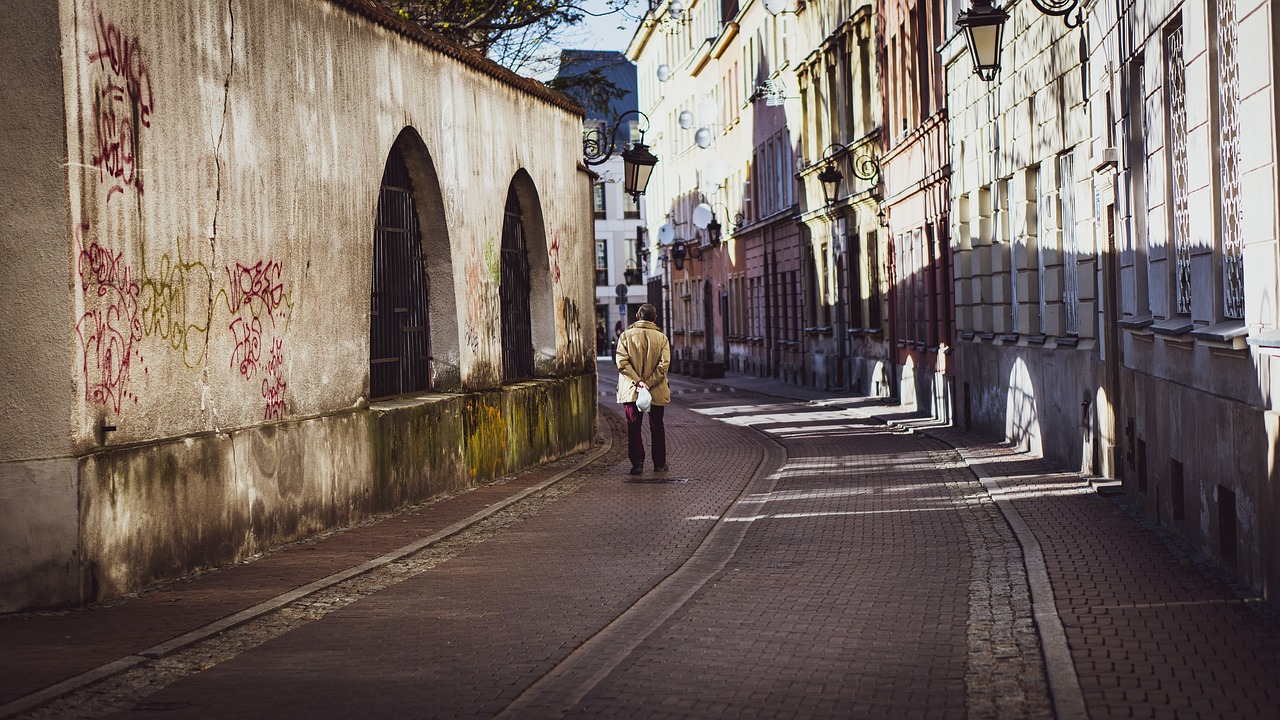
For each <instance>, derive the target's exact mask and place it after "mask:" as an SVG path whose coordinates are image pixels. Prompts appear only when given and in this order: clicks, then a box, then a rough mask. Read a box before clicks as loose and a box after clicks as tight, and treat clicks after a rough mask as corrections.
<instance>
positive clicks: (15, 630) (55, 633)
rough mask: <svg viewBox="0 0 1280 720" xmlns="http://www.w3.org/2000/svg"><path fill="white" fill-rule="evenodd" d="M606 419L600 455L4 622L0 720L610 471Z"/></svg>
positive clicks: (612, 450) (612, 454)
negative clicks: (108, 597) (545, 492)
mask: <svg viewBox="0 0 1280 720" xmlns="http://www.w3.org/2000/svg"><path fill="white" fill-rule="evenodd" d="M608 417H609V416H607V415H604V414H601V416H600V423H601V424H602V427H601V430H600V431H598V435H597V438H596V441H595V445H594V447H593V448H591V449H589V450H587V451H585V452H582V453H579V454H578V455H575V456H571V457H568V458H564V459H562V460H559V461H556V462H553V463H549V464H547V465H545V466H542V467H539V468H535V469H532V470H529V471H526V472H524V473H521V474H519V475H516V476H513V477H508V478H504V479H503V480H502V481H499V482H496V483H492V484H489V485H485V486H482V487H478V488H475V489H473V490H471V491H469V492H464V493H461V494H458V495H454V496H451V497H447V498H443V499H440V500H436V501H433V502H430V503H425V504H423V505H419V506H417V507H414V508H410V509H407V510H404V511H401V512H399V513H393V514H389V515H382V516H378V517H375V518H373V519H370V520H368V521H366V522H364V523H361V524H359V525H356V526H353V527H351V528H344V529H339V530H335V531H332V532H329V533H326V534H323V535H321V536H318V537H315V538H311V539H308V540H304V541H300V542H297V543H293V544H290V545H287V546H285V547H283V548H280V549H278V550H276V551H275V552H272V553H268V554H266V555H264V556H261V557H259V558H256V559H254V560H252V561H250V562H245V563H240V564H236V565H232V566H228V567H224V568H220V569H218V570H214V571H209V572H206V573H202V574H200V575H197V576H195V577H192V578H188V579H185V580H181V581H177V582H173V583H170V584H167V585H164V586H161V587H159V588H156V589H153V590H150V591H148V592H146V593H142V594H140V595H138V596H130V597H125V598H120V599H117V600H114V601H109V602H106V603H101V604H98V605H94V606H89V607H84V608H75V609H70V610H65V611H48V612H30V613H17V614H12V615H3V616H0V637H3V638H4V642H3V643H0V677H3V678H4V680H3V682H0V718H4V717H8V716H10V715H12V714H14V713H18V712H21V711H23V710H24V709H26V708H27V707H29V706H30V705H31V702H29V701H31V700H34V699H35V698H32V697H31V696H32V694H33V693H41V694H42V695H45V696H48V697H58V696H60V695H61V694H63V693H65V692H68V691H70V690H73V689H75V688H76V687H79V686H82V685H84V684H86V683H88V682H93V681H95V680H96V679H100V678H101V677H106V676H109V675H111V674H114V673H115V672H119V671H120V670H122V669H124V668H125V667H128V666H129V665H130V664H132V663H134V662H140V661H142V660H143V659H146V658H154V657H159V656H163V655H168V654H169V653H172V652H176V651H178V650H181V649H182V648H184V647H186V646H188V645H191V644H194V643H196V642H199V641H200V640H201V639H203V638H206V637H209V636H211V635H214V634H217V633H219V632H223V631H225V630H227V629H229V628H230V627H234V626H235V625H238V624H240V623H243V622H246V621H249V620H252V619H253V618H254V617H257V616H259V615H262V614H264V613H267V612H270V611H271V610H274V609H275V608H278V607H280V606H281V605H283V604H285V603H287V602H289V601H291V600H293V599H296V598H297V597H298V596H299V592H300V591H299V589H304V590H302V592H306V590H307V589H319V588H321V587H324V586H326V585H332V584H333V583H334V582H336V581H337V580H338V579H339V578H335V577H332V576H335V575H341V576H343V578H345V577H348V576H351V575H352V574H353V573H358V572H359V571H361V570H362V569H369V568H370V567H372V566H373V565H374V564H376V563H377V562H378V561H377V559H378V558H381V557H383V556H386V555H388V554H392V553H396V552H397V551H399V550H402V549H404V548H406V547H407V546H410V545H413V544H421V543H422V541H423V539H424V538H429V539H434V540H437V541H438V540H443V539H444V538H446V537H448V536H449V535H452V534H453V533H456V532H458V531H460V530H462V529H464V528H466V527H469V526H471V525H474V524H475V523H476V522H479V521H480V520H482V519H483V518H484V517H487V516H488V515H490V514H492V513H493V512H494V511H496V510H499V509H501V508H502V507H504V506H505V505H506V504H508V503H512V502H514V501H516V500H519V499H520V496H521V495H522V494H524V493H528V492H530V491H533V490H536V489H538V488H540V487H543V486H547V485H549V484H552V483H555V482H557V481H558V480H560V479H562V478H563V477H565V476H567V475H568V474H571V473H573V472H577V471H583V470H587V469H589V467H591V466H601V467H605V466H608V465H612V464H614V463H616V462H617V458H618V457H621V456H622V455H625V453H626V444H625V443H622V444H621V446H619V445H618V444H617V443H613V442H612V435H613V434H614V433H615V432H616V431H615V430H610V429H608V427H607V426H606V425H604V424H605V423H608V422H616V421H610V420H609V419H608ZM308 586H310V587H308ZM122 661H123V662H122ZM104 666H106V667H105V669H104ZM59 684H62V686H61V687H58V686H59ZM41 691H44V692H41ZM24 699H25V700H24Z"/></svg>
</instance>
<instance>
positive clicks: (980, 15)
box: [956, 0, 1009, 82]
mask: <svg viewBox="0 0 1280 720" xmlns="http://www.w3.org/2000/svg"><path fill="white" fill-rule="evenodd" d="M1008 19H1009V13H1007V12H1005V11H1004V10H1002V9H1000V8H998V7H993V6H992V5H991V0H973V5H972V6H970V7H969V9H968V10H961V11H960V16H959V17H957V18H956V27H957V28H959V29H960V30H962V31H964V39H965V41H966V42H967V43H968V45H969V57H970V58H972V59H973V71H974V72H975V73H977V74H978V77H980V78H982V79H983V80H986V81H987V82H991V81H992V80H995V79H996V73H998V72H1000V44H1001V41H1002V39H1003V35H1004V23H1005V21H1006V20H1008Z"/></svg>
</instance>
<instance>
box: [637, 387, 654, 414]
mask: <svg viewBox="0 0 1280 720" xmlns="http://www.w3.org/2000/svg"><path fill="white" fill-rule="evenodd" d="M652 406H653V395H652V394H651V393H650V392H649V388H640V389H639V390H638V391H636V408H637V409H638V410H640V412H642V413H646V412H649V408H650V407H652Z"/></svg>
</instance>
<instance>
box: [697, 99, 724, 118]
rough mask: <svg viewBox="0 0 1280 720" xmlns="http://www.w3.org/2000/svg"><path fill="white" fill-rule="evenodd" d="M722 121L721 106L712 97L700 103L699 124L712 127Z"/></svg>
mask: <svg viewBox="0 0 1280 720" xmlns="http://www.w3.org/2000/svg"><path fill="white" fill-rule="evenodd" d="M719 119H720V106H719V105H717V104H716V101H715V100H713V99H712V98H711V97H710V96H708V97H704V98H702V99H701V100H699V101H698V124H700V125H712V124H714V123H715V121H716V120H719Z"/></svg>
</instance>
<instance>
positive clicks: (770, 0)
mask: <svg viewBox="0 0 1280 720" xmlns="http://www.w3.org/2000/svg"><path fill="white" fill-rule="evenodd" d="M764 9H765V10H767V11H769V14H770V15H777V14H778V13H780V12H782V11H783V10H786V9H787V0H764Z"/></svg>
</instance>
